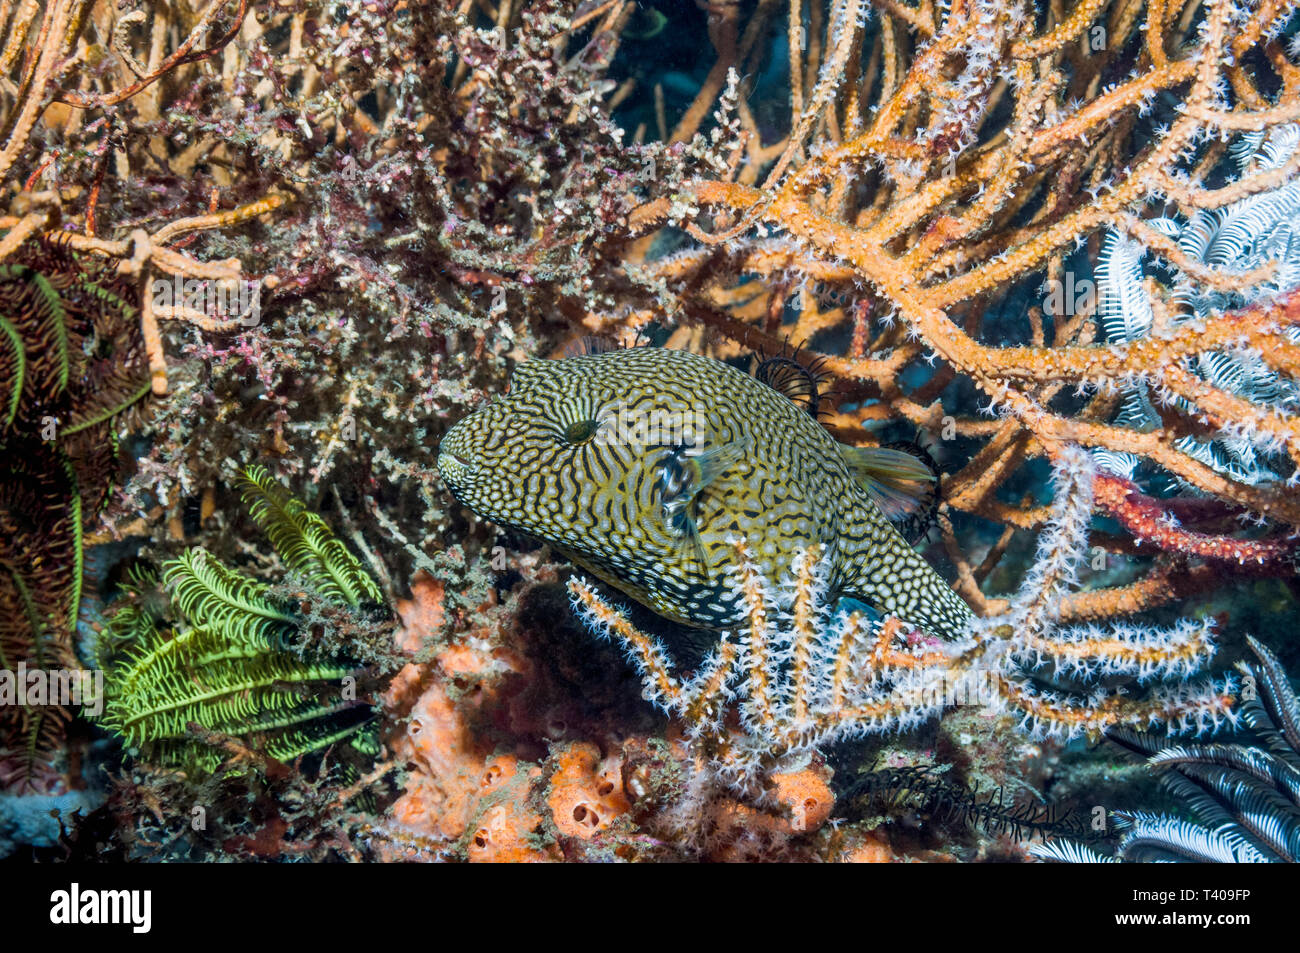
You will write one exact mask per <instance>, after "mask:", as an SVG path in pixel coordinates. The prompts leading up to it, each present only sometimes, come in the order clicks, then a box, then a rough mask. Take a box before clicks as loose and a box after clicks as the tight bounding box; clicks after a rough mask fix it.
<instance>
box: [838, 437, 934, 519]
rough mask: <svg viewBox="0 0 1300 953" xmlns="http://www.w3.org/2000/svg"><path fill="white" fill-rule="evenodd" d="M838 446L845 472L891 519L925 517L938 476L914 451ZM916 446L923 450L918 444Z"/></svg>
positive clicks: (922, 451)
mask: <svg viewBox="0 0 1300 953" xmlns="http://www.w3.org/2000/svg"><path fill="white" fill-rule="evenodd" d="M839 449H840V456H841V457H843V458H844V463H845V464H846V465H847V466H848V468H849V472H850V473H852V474H853V476H854V478H855V479H857V481H858V482H859V483H861V484H862V488H863V489H864V490H866V491H867V494H868V495H869V496H870V497H871V499H872V501H874V502H875V504H876V505H877V506H879V507H880V510H881V512H883V513H884V514H885V516H886V517H887V518H888V519H889V520H890V521H891V522H893V523H908V522H912V521H915V520H916V519H917V518H918V517H920V518H921V522H926V521H927V519H928V517H927V516H926V513H927V511H928V510H932V509H933V508H934V506H936V505H937V503H938V484H939V478H938V476H937V475H936V474H935V472H934V470H933V468H932V467H931V466H929V465H928V464H927V463H926V461H925V460H924V459H923V458H921V457H920V456H919V455H918V453H917V452H909V450H900V449H897V448H896V447H848V446H844V445H843V444H840V448H839ZM916 450H917V451H919V452H920V453H925V451H924V450H923V449H921V448H920V447H917V448H916ZM927 456H928V454H927ZM926 529H928V526H927V527H926ZM904 535H909V536H910V535H911V534H908V533H905V534H904ZM920 535H924V533H922V534H920Z"/></svg>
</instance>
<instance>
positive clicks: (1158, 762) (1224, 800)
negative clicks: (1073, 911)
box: [1030, 637, 1300, 864]
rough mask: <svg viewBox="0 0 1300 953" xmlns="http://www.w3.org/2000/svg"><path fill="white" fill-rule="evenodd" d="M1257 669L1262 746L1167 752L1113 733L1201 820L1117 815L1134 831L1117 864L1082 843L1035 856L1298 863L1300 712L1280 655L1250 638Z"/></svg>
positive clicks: (1250, 704)
mask: <svg viewBox="0 0 1300 953" xmlns="http://www.w3.org/2000/svg"><path fill="white" fill-rule="evenodd" d="M1248 642H1249V643H1250V648H1251V651H1253V652H1254V653H1255V656H1256V658H1257V661H1254V662H1241V663H1238V666H1237V667H1238V669H1239V670H1240V671H1241V673H1242V676H1243V686H1242V687H1243V692H1242V697H1243V699H1244V700H1245V702H1246V704H1245V706H1244V709H1243V715H1244V720H1245V722H1246V724H1247V726H1249V728H1250V729H1251V730H1252V731H1253V733H1254V734H1255V736H1256V739H1257V740H1258V742H1259V744H1249V745H1248V744H1239V743H1233V742H1220V743H1214V744H1191V745H1175V746H1171V747H1165V746H1163V745H1162V744H1161V743H1160V741H1159V740H1158V739H1156V738H1155V737H1154V736H1152V735H1146V734H1140V733H1137V732H1130V731H1112V732H1109V733H1108V734H1107V737H1108V738H1110V740H1111V741H1112V742H1114V743H1115V744H1118V745H1119V746H1120V747H1122V748H1124V749H1126V750H1128V751H1130V752H1133V753H1135V754H1138V755H1141V756H1143V757H1145V758H1146V759H1147V764H1148V765H1150V767H1151V769H1152V770H1154V771H1158V772H1160V778H1161V782H1162V783H1163V785H1164V787H1165V789H1166V790H1167V791H1168V792H1169V793H1170V794H1171V795H1173V796H1174V797H1175V798H1177V799H1178V800H1180V801H1182V802H1183V803H1184V804H1185V805H1186V807H1187V809H1188V811H1189V813H1190V814H1191V815H1193V817H1194V820H1189V819H1186V818H1181V817H1175V816H1173V815H1169V814H1155V813H1149V812H1141V811H1116V812H1115V813H1114V815H1113V816H1114V818H1115V820H1116V824H1117V827H1119V829H1121V830H1122V831H1123V832H1124V833H1123V836H1122V837H1121V839H1120V841H1119V844H1118V846H1117V848H1116V851H1115V855H1114V856H1113V857H1108V856H1104V855H1102V854H1098V853H1096V852H1095V851H1093V850H1091V849H1089V848H1087V847H1084V846H1082V845H1080V844H1077V843H1074V842H1072V841H1063V840H1057V841H1050V842H1048V843H1045V844H1038V845H1035V846H1034V847H1032V848H1030V853H1032V854H1034V855H1035V856H1036V857H1039V858H1041V859H1043V860H1054V861H1061V862H1065V863H1097V862H1106V863H1110V862H1114V861H1184V862H1195V863H1227V864H1233V863H1294V862H1295V861H1296V860H1297V859H1300V704H1297V701H1296V695H1295V691H1294V690H1293V689H1292V688H1291V683H1290V681H1289V680H1288V679H1287V676H1286V672H1284V671H1283V670H1282V666H1281V664H1280V663H1279V662H1278V660H1277V657H1276V656H1274V655H1273V653H1272V652H1270V651H1269V650H1268V649H1267V648H1265V647H1264V646H1263V645H1262V644H1261V643H1260V642H1259V641H1257V640H1256V639H1253V638H1249V637H1248Z"/></svg>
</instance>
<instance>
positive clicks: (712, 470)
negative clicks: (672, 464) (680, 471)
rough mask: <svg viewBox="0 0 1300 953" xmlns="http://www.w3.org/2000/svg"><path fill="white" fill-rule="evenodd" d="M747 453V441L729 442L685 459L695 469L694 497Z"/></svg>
mask: <svg viewBox="0 0 1300 953" xmlns="http://www.w3.org/2000/svg"><path fill="white" fill-rule="evenodd" d="M748 451H749V441H748V440H731V441H728V442H727V443H723V444H719V445H718V446H716V447H714V448H713V449H712V450H706V451H705V452H704V453H702V454H700V455H699V456H698V457H687V458H686V459H687V460H689V461H691V463H692V465H693V466H694V467H696V468H697V469H696V472H697V474H698V476H697V480H696V482H697V486H696V487H695V493H694V495H697V496H698V495H699V493H700V492H701V491H702V490H703V489H704V488H705V487H706V486H708V485H709V484H710V483H713V482H714V481H715V480H717V479H718V477H720V476H721V475H722V474H723V472H724V471H725V470H726V469H727V468H728V467H730V466H732V465H733V464H735V463H739V462H740V461H741V460H742V459H744V456H745V454H746V453H747V452H748Z"/></svg>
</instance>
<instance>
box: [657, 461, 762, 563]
mask: <svg viewBox="0 0 1300 953" xmlns="http://www.w3.org/2000/svg"><path fill="white" fill-rule="evenodd" d="M749 446H750V442H749V441H748V440H744V439H742V440H732V441H728V442H727V443H724V444H720V445H718V446H716V447H714V448H713V449H711V450H706V451H705V452H704V453H701V454H698V455H694V456H692V455H688V454H686V453H685V452H684V451H682V450H677V451H674V452H673V453H672V454H671V455H670V456H669V458H668V460H667V461H665V463H664V465H663V472H662V474H661V478H660V482H659V486H660V501H659V502H660V506H661V507H662V512H663V519H664V525H665V526H666V527H667V528H668V531H669V532H670V533H672V534H673V535H674V536H676V537H677V538H678V539H680V540H682V541H683V542H686V543H689V544H690V546H691V548H692V550H693V551H694V555H695V558H696V559H698V560H699V563H700V570H701V572H703V574H704V575H705V576H707V575H708V573H709V563H708V560H707V559H706V558H705V552H704V543H703V541H702V540H701V539H700V530H699V527H698V526H697V525H696V522H695V514H694V512H693V509H692V504H694V502H695V501H696V500H697V499H698V498H699V496H700V494H701V493H703V492H704V491H705V489H707V488H708V487H709V486H710V485H711V484H713V483H715V482H717V480H718V478H719V477H721V475H722V474H723V473H724V472H725V471H726V470H727V469H728V468H729V467H731V466H733V465H734V464H736V463H737V462H739V461H740V460H742V459H744V456H745V454H746V453H747V452H748V450H749Z"/></svg>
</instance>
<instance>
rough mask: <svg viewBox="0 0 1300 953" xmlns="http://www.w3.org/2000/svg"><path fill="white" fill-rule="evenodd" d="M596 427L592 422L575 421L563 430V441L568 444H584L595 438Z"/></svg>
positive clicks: (594, 422)
mask: <svg viewBox="0 0 1300 953" xmlns="http://www.w3.org/2000/svg"><path fill="white" fill-rule="evenodd" d="M597 427H598V424H597V422H596V421H594V420H575V421H574V422H573V423H571V424H569V425H568V426H567V427H565V428H564V439H565V440H567V441H568V442H569V443H586V442H587V441H588V440H590V439H591V438H592V437H594V436H596V428H597Z"/></svg>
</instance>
